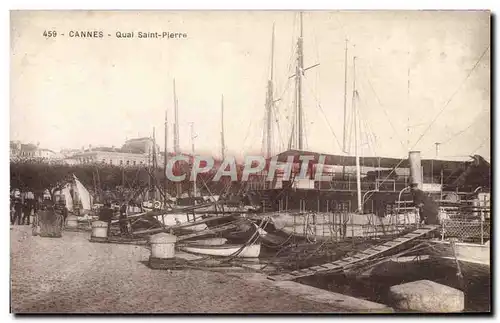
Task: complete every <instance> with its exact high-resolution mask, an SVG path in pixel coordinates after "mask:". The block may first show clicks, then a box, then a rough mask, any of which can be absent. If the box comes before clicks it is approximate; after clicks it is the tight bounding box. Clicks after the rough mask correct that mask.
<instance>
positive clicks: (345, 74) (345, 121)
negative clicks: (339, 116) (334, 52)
mask: <svg viewBox="0 0 500 323" xmlns="http://www.w3.org/2000/svg"><path fill="white" fill-rule="evenodd" d="M346 123H347V39H346V40H345V55H344V135H343V143H342V151H343V152H346V146H345V145H346Z"/></svg>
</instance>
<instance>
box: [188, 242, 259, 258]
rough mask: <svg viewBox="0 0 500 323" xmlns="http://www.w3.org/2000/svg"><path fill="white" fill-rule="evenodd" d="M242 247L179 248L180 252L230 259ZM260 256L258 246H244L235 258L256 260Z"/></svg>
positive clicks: (190, 246)
mask: <svg viewBox="0 0 500 323" xmlns="http://www.w3.org/2000/svg"><path fill="white" fill-rule="evenodd" d="M242 246H243V245H221V246H202V245H185V246H182V247H180V249H181V250H182V251H186V252H190V253H194V254H199V255H206V256H215V257H231V256H232V255H234V254H235V253H236V252H238V250H240V249H241V247H242ZM259 255H260V244H254V245H250V246H246V247H244V248H243V250H242V251H241V252H240V253H239V254H238V255H237V256H236V257H237V258H258V257H259Z"/></svg>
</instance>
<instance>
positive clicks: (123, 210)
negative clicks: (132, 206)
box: [120, 201, 128, 235]
mask: <svg viewBox="0 0 500 323" xmlns="http://www.w3.org/2000/svg"><path fill="white" fill-rule="evenodd" d="M120 234H121V235H126V234H128V228H127V202H125V201H123V203H122V205H121V206H120Z"/></svg>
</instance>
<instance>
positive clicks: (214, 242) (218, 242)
mask: <svg viewBox="0 0 500 323" xmlns="http://www.w3.org/2000/svg"><path fill="white" fill-rule="evenodd" d="M182 243H183V244H186V245H198V246H222V245H224V244H226V243H227V239H226V238H207V239H201V240H185V241H183V242H182Z"/></svg>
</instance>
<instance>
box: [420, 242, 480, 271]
mask: <svg viewBox="0 0 500 323" xmlns="http://www.w3.org/2000/svg"><path fill="white" fill-rule="evenodd" d="M429 243H430V244H431V245H432V247H433V249H431V250H432V251H433V252H432V255H433V256H435V257H439V258H444V259H455V257H456V259H457V260H458V261H460V262H463V263H469V264H471V265H473V264H476V265H481V266H486V267H490V245H489V244H484V245H481V244H475V243H465V242H456V243H455V245H454V247H452V245H451V244H450V242H449V241H441V240H431V241H429Z"/></svg>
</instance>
